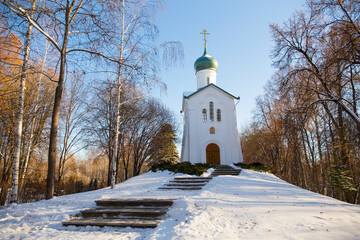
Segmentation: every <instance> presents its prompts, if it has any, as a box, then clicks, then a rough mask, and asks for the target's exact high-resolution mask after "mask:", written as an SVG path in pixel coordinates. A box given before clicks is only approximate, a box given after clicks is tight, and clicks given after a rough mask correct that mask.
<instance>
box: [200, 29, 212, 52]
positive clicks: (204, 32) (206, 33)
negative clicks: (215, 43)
mask: <svg viewBox="0 0 360 240" xmlns="http://www.w3.org/2000/svg"><path fill="white" fill-rule="evenodd" d="M200 34H203V35H204V46H205V48H206V42H207V41H206V35H210V33H208V32H207V31H206V29H204V30H203V31H202V32H201V33H200Z"/></svg>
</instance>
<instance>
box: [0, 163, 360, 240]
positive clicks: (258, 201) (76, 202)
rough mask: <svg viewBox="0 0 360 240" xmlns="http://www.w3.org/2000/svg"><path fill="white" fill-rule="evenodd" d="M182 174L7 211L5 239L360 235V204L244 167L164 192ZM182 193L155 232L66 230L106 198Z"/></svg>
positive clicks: (2, 225) (0, 216)
mask: <svg viewBox="0 0 360 240" xmlns="http://www.w3.org/2000/svg"><path fill="white" fill-rule="evenodd" d="M174 176H183V175H181V174H177V175H173V174H171V173H169V172H156V173H153V172H148V173H146V174H143V175H141V176H138V177H135V178H132V179H130V180H128V181H126V182H124V183H121V184H118V185H117V186H116V189H114V190H111V189H108V188H106V189H101V190H96V191H92V192H86V193H80V194H73V195H68V196H61V197H57V198H54V199H51V200H48V201H46V200H44V201H40V202H36V203H28V204H22V205H17V206H16V205H14V206H11V207H9V208H6V209H2V210H0V238H1V239H77V240H81V239H197V240H199V239H360V231H359V230H360V228H359V226H360V206H355V205H351V204H348V203H344V202H341V201H338V200H336V199H332V198H329V197H326V196H322V195H319V194H316V193H312V192H309V191H307V190H304V189H301V188H299V187H296V186H293V185H291V184H288V183H286V182H284V181H282V180H280V179H278V178H277V177H275V176H274V175H272V174H267V173H259V172H254V171H250V170H243V171H242V173H241V174H240V175H239V176H220V177H216V178H213V179H212V180H211V181H210V182H209V183H208V184H207V185H206V186H205V187H204V188H203V190H199V191H164V190H158V187H160V186H162V185H163V184H164V183H166V182H168V181H169V180H171V179H172V178H173V177H174ZM114 197H115V198H116V197H117V198H131V197H158V198H165V197H175V198H177V200H176V201H175V203H174V205H173V206H172V207H171V208H170V210H169V211H168V215H167V217H166V219H165V220H164V221H163V222H162V223H160V225H159V226H158V227H157V228H155V229H131V228H125V229H116V228H108V227H105V228H97V227H83V228H77V227H63V226H62V225H61V222H62V221H64V220H68V219H70V216H71V215H75V214H76V213H78V212H79V211H80V210H83V209H86V208H91V207H95V203H94V200H96V199H100V198H114Z"/></svg>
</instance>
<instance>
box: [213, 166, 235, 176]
mask: <svg viewBox="0 0 360 240" xmlns="http://www.w3.org/2000/svg"><path fill="white" fill-rule="evenodd" d="M240 172H241V169H235V168H233V167H230V166H228V165H219V166H217V167H216V169H215V170H214V171H213V172H212V173H211V176H213V177H216V176H221V175H233V176H237V175H239V174H240Z"/></svg>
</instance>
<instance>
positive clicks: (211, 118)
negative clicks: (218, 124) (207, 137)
mask: <svg viewBox="0 0 360 240" xmlns="http://www.w3.org/2000/svg"><path fill="white" fill-rule="evenodd" d="M209 109H210V121H214V103H213V102H210V103H209Z"/></svg>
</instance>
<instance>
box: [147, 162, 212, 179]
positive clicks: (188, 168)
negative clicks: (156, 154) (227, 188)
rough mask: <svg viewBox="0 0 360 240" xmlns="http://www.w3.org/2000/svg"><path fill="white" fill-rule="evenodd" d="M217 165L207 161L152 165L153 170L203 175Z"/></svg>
mask: <svg viewBox="0 0 360 240" xmlns="http://www.w3.org/2000/svg"><path fill="white" fill-rule="evenodd" d="M215 167H216V166H215V165H212V164H207V163H196V164H191V163H189V162H182V163H175V164H172V163H158V164H155V165H153V166H152V168H151V171H153V172H156V171H164V170H168V171H170V172H174V173H185V174H190V175H197V176H200V175H202V174H203V173H204V172H205V171H206V170H207V169H209V168H215Z"/></svg>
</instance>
